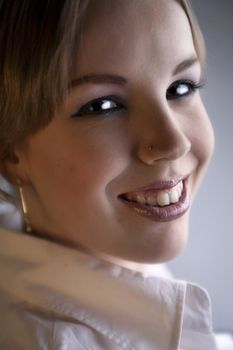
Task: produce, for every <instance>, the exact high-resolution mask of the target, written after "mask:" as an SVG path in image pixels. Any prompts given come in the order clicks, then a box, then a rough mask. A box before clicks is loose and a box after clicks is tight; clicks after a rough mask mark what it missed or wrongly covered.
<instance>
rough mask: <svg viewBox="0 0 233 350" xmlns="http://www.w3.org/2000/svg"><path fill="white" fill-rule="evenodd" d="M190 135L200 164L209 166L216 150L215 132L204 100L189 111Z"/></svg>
mask: <svg viewBox="0 0 233 350" xmlns="http://www.w3.org/2000/svg"><path fill="white" fill-rule="evenodd" d="M189 120H190V122H189V125H188V132H187V134H188V137H189V140H190V141H191V144H192V151H193V153H194V155H195V156H196V158H197V160H198V163H199V165H200V166H203V167H205V166H207V165H208V162H209V160H210V159H211V156H212V154H213V150H214V132H213V128H212V125H211V123H210V120H209V117H208V115H207V112H206V110H205V107H204V106H203V104H202V102H201V101H199V103H198V104H196V105H195V106H193V108H192V112H191V113H189Z"/></svg>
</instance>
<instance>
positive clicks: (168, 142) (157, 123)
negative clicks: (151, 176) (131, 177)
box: [137, 108, 191, 165]
mask: <svg viewBox="0 0 233 350" xmlns="http://www.w3.org/2000/svg"><path fill="white" fill-rule="evenodd" d="M143 114H144V115H141V117H139V119H140V122H138V124H137V127H138V133H137V135H138V142H137V157H138V158H139V159H140V160H141V161H143V162H144V163H146V164H149V165H150V164H154V162H156V161H158V160H165V159H166V160H176V159H179V158H182V157H184V156H185V155H186V154H187V153H188V152H189V151H190V149H191V142H190V140H189V138H188V136H187V135H186V131H187V125H188V124H187V121H185V122H184V116H181V115H179V114H178V113H177V112H176V113H175V112H174V111H172V110H171V109H169V108H164V109H163V110H162V109H160V110H158V109H156V110H154V111H153V113H151V111H150V112H149V113H145V112H144V113H143ZM182 120H183V122H182Z"/></svg>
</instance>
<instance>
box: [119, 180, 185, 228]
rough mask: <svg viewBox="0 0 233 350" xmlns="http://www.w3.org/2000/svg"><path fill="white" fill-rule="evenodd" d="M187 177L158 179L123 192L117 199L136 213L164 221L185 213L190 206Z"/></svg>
mask: <svg viewBox="0 0 233 350" xmlns="http://www.w3.org/2000/svg"><path fill="white" fill-rule="evenodd" d="M187 185H188V178H185V179H183V180H182V179H179V180H174V181H173V180H171V181H160V182H157V183H154V184H153V185H149V186H145V187H142V188H141V189H139V190H136V191H133V192H128V193H124V194H122V195H120V196H119V199H120V200H121V201H122V202H123V203H124V204H125V205H127V206H128V207H129V208H130V209H132V210H133V211H134V212H136V213H137V214H139V215H141V216H144V217H147V218H148V219H150V220H153V221H158V222H166V221H171V220H175V219H177V218H179V217H181V216H182V215H184V214H185V213H186V211H187V210H188V208H189V206H190V200H189V193H188V186H187Z"/></svg>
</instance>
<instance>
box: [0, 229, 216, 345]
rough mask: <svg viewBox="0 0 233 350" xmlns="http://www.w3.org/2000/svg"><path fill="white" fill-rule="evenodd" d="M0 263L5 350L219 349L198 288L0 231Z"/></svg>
mask: <svg viewBox="0 0 233 350" xmlns="http://www.w3.org/2000/svg"><path fill="white" fill-rule="evenodd" d="M0 260H1V261H0V349H2V350H37V349H43V350H45V349H46V350H47V349H48V350H52V349H53V350H57V349H59V350H66V349H67V350H105V349H106V350H120V349H121V350H122V349H124V350H178V349H179V350H214V349H217V347H216V344H215V340H214V336H213V333H212V329H211V327H212V326H211V310H210V300H209V297H208V294H207V293H206V291H204V290H203V289H201V288H200V287H198V286H196V285H193V284H189V283H187V282H184V281H177V280H172V279H168V278H163V277H155V276H154V277H144V276H143V275H142V274H141V273H138V272H133V271H130V270H128V269H126V268H122V267H119V266H116V265H113V264H110V263H107V262H103V261H100V260H98V259H96V258H93V257H90V256H88V255H86V254H83V253H81V252H79V251H77V250H73V249H71V248H67V247H64V246H62V245H59V244H56V243H53V242H50V241H47V240H45V239H41V238H37V237H33V236H29V235H26V234H22V233H18V232H10V231H6V230H3V229H0Z"/></svg>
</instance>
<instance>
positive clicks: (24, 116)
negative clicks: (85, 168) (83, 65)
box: [0, 0, 205, 168]
mask: <svg viewBox="0 0 233 350" xmlns="http://www.w3.org/2000/svg"><path fill="white" fill-rule="evenodd" d="M89 1H90V2H91V0H89ZM89 1H88V0H41V1H28V0H22V1H18V0H2V1H1V2H0V52H1V55H0V81H1V84H0V168H1V164H2V162H4V160H6V159H9V158H10V157H12V150H13V147H14V145H15V144H16V143H17V142H20V141H21V140H24V139H26V138H27V137H28V136H29V135H31V134H33V133H35V132H36V131H38V130H39V129H41V128H43V127H45V126H46V125H47V124H48V123H49V122H50V121H51V119H52V118H53V115H54V112H55V108H56V106H57V104H58V101H61V100H62V99H63V98H64V95H65V94H66V92H67V89H68V85H69V75H70V67H71V64H72V56H73V52H74V50H75V45H77V41H78V39H79V37H80V32H81V25H80V23H81V22H82V16H83V13H84V10H85V8H86V7H87V5H88V2H89ZM177 1H178V2H179V3H180V4H181V6H182V7H183V9H184V11H185V12H186V14H187V17H188V20H189V22H190V26H191V30H192V34H193V40H194V44H195V47H196V51H197V54H198V57H199V60H200V62H201V64H202V67H204V62H205V46H204V41H203V37H202V35H201V31H200V29H199V26H198V23H197V20H196V18H195V16H194V15H193V11H192V10H191V6H190V3H189V2H188V1H187V0H177Z"/></svg>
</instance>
